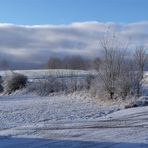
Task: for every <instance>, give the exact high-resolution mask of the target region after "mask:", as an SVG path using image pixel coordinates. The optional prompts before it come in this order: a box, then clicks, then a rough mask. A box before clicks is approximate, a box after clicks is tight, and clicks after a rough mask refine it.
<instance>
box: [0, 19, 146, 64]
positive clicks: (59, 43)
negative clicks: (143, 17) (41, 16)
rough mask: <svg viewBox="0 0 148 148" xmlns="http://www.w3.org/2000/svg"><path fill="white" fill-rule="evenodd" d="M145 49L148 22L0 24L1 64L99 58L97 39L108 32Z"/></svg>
mask: <svg viewBox="0 0 148 148" xmlns="http://www.w3.org/2000/svg"><path fill="white" fill-rule="evenodd" d="M108 29H109V30H111V31H112V32H118V33H120V35H121V37H122V39H123V40H124V39H127V40H129V39H130V42H131V43H130V44H131V45H132V46H136V45H144V46H145V47H146V48H148V22H138V23H130V24H122V23H121V24H117V23H112V22H108V23H101V22H95V21H92V22H76V23H72V24H69V25H33V26H28V25H15V24H4V23H1V24H0V60H8V61H11V62H16V63H23V62H24V63H26V64H27V63H29V64H30V63H32V64H42V63H44V62H46V61H47V60H48V58H49V57H51V56H68V55H82V56H85V57H94V56H97V55H98V54H99V39H100V38H101V37H102V36H103V34H104V33H105V32H106V31H107V30H108Z"/></svg>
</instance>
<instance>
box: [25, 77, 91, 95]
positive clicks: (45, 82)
mask: <svg viewBox="0 0 148 148" xmlns="http://www.w3.org/2000/svg"><path fill="white" fill-rule="evenodd" d="M88 81H89V83H90V79H89V80H88V78H87V77H86V78H80V77H75V76H70V77H60V78H59V77H53V76H48V77H45V78H44V79H40V80H36V81H34V82H30V83H29V84H28V85H27V88H26V91H27V92H35V93H37V94H38V95H41V96H46V95H49V94H50V93H56V92H64V93H73V92H75V91H81V90H87V89H88V88H89V86H88V85H89V83H88Z"/></svg>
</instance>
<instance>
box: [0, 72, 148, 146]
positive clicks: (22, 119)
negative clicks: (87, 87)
mask: <svg viewBox="0 0 148 148" xmlns="http://www.w3.org/2000/svg"><path fill="white" fill-rule="evenodd" d="M16 72H19V73H23V74H25V75H27V76H28V78H29V79H30V80H35V79H40V78H41V79H42V78H44V77H45V76H46V75H47V74H49V75H52V76H56V77H61V76H62V77H64V78H65V79H66V78H68V77H69V76H71V75H73V76H74V77H86V76H87V75H89V74H90V72H89V71H71V70H59V71H58V70H32V71H16ZM5 74H8V72H1V75H2V76H4V75H5ZM91 74H92V73H91ZM93 74H95V73H94V72H93ZM145 75H146V76H147V75H148V73H147V72H146V74H145ZM145 86H147V78H146V81H145ZM145 91H147V90H146V89H145ZM125 104H126V102H124V101H121V100H114V101H107V100H99V99H97V98H93V97H92V96H91V95H89V93H87V92H86V91H80V92H74V93H70V94H64V93H58V94H51V95H48V96H46V97H45V96H44V97H41V96H38V95H36V94H34V93H28V94H24V91H23V90H21V91H20V90H19V91H16V92H15V93H13V94H11V95H1V96H0V148H10V147H11V148H19V147H22V148H34V147H35V148H49V147H53V148H59V147H60V148H69V147H72V148H77V147H84V148H87V147H88V148H89V147H93V148H98V147H99V148H104V147H105V148H108V147H109V148H124V147H126V148H139V147H140V148H143V147H144V148H145V147H148V138H147V137H148V121H147V119H148V107H137V108H131V109H124V106H125Z"/></svg>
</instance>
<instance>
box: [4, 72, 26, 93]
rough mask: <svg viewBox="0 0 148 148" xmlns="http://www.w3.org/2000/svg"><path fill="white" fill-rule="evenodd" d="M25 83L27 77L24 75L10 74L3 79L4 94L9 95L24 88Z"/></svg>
mask: <svg viewBox="0 0 148 148" xmlns="http://www.w3.org/2000/svg"><path fill="white" fill-rule="evenodd" d="M26 83H27V77H26V76H25V75H23V74H19V73H14V72H12V73H11V74H8V75H7V76H5V78H4V92H5V93H6V94H11V93H12V92H14V91H16V90H18V89H21V88H24V87H25V86H26Z"/></svg>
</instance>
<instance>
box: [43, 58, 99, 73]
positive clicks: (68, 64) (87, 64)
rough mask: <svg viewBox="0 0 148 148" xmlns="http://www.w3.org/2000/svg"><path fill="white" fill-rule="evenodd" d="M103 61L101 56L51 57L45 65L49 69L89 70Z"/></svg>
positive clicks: (97, 66)
mask: <svg viewBox="0 0 148 148" xmlns="http://www.w3.org/2000/svg"><path fill="white" fill-rule="evenodd" d="M100 63H101V60H100V58H95V59H93V60H92V59H84V58H83V57H81V56H72V57H65V58H63V59H61V58H57V57H51V58H50V59H49V60H48V62H47V63H46V64H45V65H44V68H47V69H73V70H87V69H94V68H95V69H98V68H99V65H100Z"/></svg>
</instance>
